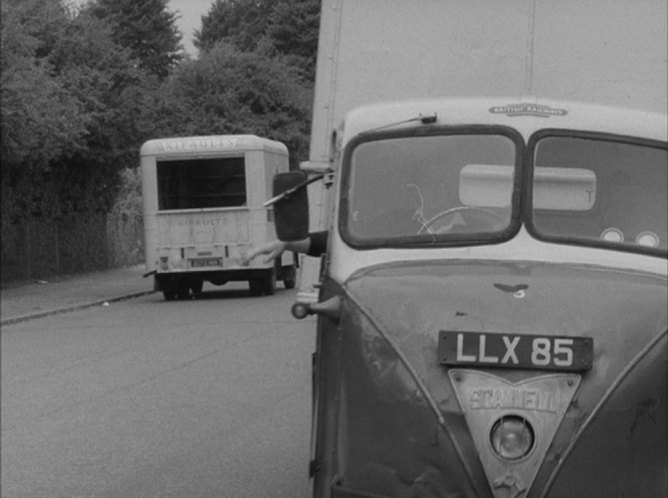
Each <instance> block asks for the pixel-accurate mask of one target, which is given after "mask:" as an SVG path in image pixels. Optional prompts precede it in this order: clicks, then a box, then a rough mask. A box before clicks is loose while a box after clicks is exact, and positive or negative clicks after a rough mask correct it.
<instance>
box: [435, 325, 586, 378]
mask: <svg viewBox="0 0 668 498" xmlns="http://www.w3.org/2000/svg"><path fill="white" fill-rule="evenodd" d="M593 351H594V341H593V339H592V338H591V337H572V336H548V335H519V334H498V333H487V332H451V331H444V330H442V331H441V332H440V333H439V340H438V355H439V361H440V363H442V364H445V365H458V366H463V365H470V366H480V367H497V368H524V369H535V370H562V371H583V370H589V369H590V368H591V365H592V358H593V355H594V353H593Z"/></svg>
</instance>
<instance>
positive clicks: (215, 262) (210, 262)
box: [190, 258, 223, 268]
mask: <svg viewBox="0 0 668 498" xmlns="http://www.w3.org/2000/svg"><path fill="white" fill-rule="evenodd" d="M190 266H191V267H192V268H206V267H208V266H223V258H198V259H191V260H190Z"/></svg>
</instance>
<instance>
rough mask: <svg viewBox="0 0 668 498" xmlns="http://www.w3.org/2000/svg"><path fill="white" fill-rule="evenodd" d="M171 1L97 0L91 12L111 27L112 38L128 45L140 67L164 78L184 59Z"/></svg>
mask: <svg viewBox="0 0 668 498" xmlns="http://www.w3.org/2000/svg"><path fill="white" fill-rule="evenodd" d="M167 3H168V0H142V1H137V0H94V1H93V2H92V3H91V4H89V6H88V7H87V9H86V10H87V11H89V12H90V13H91V14H92V15H94V16H95V17H97V18H99V19H104V20H105V21H107V22H109V23H110V24H111V26H112V38H113V40H114V42H115V43H117V44H118V45H120V46H122V47H125V48H128V49H129V50H130V52H131V54H132V56H133V57H135V58H136V59H138V60H139V62H140V66H141V67H142V68H143V69H144V70H146V71H147V72H149V73H150V74H153V75H155V76H158V77H159V78H164V77H166V76H167V74H169V71H170V70H171V69H172V68H173V67H174V66H175V65H176V64H177V63H178V62H179V61H180V60H181V59H182V58H183V50H182V46H181V43H180V42H181V34H180V33H179V31H178V28H177V27H176V19H177V15H176V14H175V13H173V12H170V11H168V10H167Z"/></svg>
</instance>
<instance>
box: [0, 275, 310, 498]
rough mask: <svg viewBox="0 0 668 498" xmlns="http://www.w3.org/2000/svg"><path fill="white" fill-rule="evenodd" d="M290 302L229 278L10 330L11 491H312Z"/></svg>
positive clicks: (5, 475) (288, 296) (5, 352)
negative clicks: (185, 295) (195, 290)
mask: <svg viewBox="0 0 668 498" xmlns="http://www.w3.org/2000/svg"><path fill="white" fill-rule="evenodd" d="M279 287H280V285H279ZM294 296H295V292H294V291H286V290H282V289H279V290H278V291H277V294H276V295H274V296H269V297H258V298H251V297H250V296H249V293H248V286H247V285H246V284H234V283H231V284H228V285H227V286H225V287H219V288H216V287H209V288H207V287H205V295H204V297H203V298H202V299H199V300H193V301H174V302H166V301H164V300H163V298H162V295H161V294H157V293H156V294H151V295H149V296H144V297H140V298H137V299H132V300H129V301H121V302H118V303H112V304H111V305H109V306H100V307H95V308H89V309H85V310H80V311H75V312H71V313H67V314H60V315H53V316H49V317H45V318H40V319H37V320H31V321H28V322H23V323H18V324H14V325H8V326H3V328H2V343H1V346H2V349H1V352H2V363H1V366H2V386H1V387H2V414H1V415H2V418H1V422H2V455H1V456H2V466H1V477H2V482H1V483H0V484H1V485H2V488H1V489H2V496H3V497H7V498H9V497H12V498H13V497H30V498H36V497H49V498H54V497H68V498H71V497H124V498H126V497H189V498H191V497H207V498H210V497H217V496H220V497H235V498H237V497H238V498H243V497H249V498H250V497H252V498H257V497H265V496H266V497H286V498H287V497H289V498H300V497H307V496H309V490H310V482H309V479H308V460H309V445H310V398H311V382H310V375H311V372H310V369H311V353H312V352H313V350H314V345H315V323H314V319H312V318H309V319H306V320H303V321H297V320H295V319H293V318H292V316H291V315H290V305H291V304H292V302H293V301H294Z"/></svg>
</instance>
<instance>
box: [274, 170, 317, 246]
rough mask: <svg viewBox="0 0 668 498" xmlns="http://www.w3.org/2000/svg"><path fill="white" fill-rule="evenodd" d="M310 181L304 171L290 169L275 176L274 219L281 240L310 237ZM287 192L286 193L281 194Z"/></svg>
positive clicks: (277, 234)
mask: <svg viewBox="0 0 668 498" xmlns="http://www.w3.org/2000/svg"><path fill="white" fill-rule="evenodd" d="M308 183H310V182H309V180H308V176H307V174H306V173H305V172H304V171H290V172H288V173H279V174H277V175H276V176H274V191H273V195H274V199H276V198H278V199H277V200H276V201H275V202H273V205H274V221H275V223H276V236H277V237H278V239H279V240H283V241H292V240H303V239H305V238H306V237H308V226H309V216H308V194H307V192H306V185H307V184H308ZM281 194H285V195H281Z"/></svg>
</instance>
